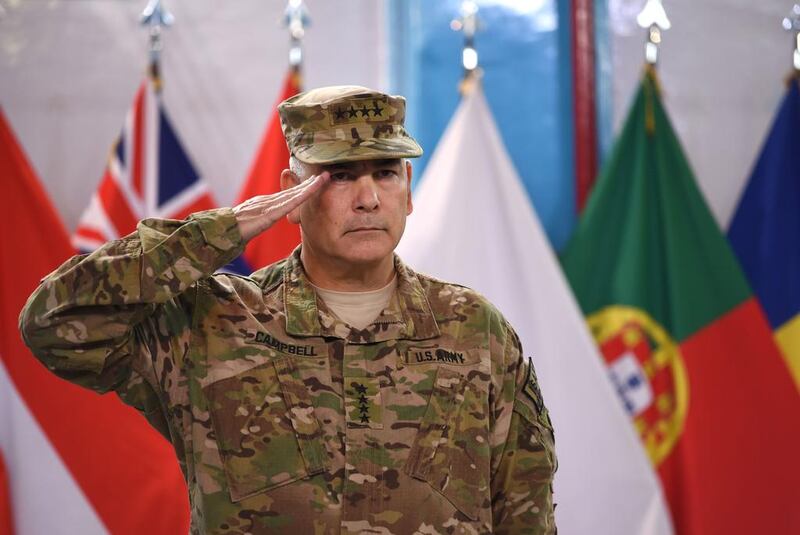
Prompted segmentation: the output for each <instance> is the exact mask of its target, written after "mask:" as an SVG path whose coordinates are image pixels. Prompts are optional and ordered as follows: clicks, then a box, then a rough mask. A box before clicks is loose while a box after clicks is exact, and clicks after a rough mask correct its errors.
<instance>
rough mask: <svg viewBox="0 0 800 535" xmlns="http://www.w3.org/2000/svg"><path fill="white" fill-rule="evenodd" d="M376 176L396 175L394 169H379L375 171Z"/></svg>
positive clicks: (390, 176) (387, 176) (388, 176)
mask: <svg viewBox="0 0 800 535" xmlns="http://www.w3.org/2000/svg"><path fill="white" fill-rule="evenodd" d="M375 175H376V176H377V177H378V178H394V177H396V176H397V171H395V170H394V169H381V170H379V171H378V172H376V173H375Z"/></svg>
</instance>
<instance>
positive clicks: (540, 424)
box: [20, 209, 556, 535]
mask: <svg viewBox="0 0 800 535" xmlns="http://www.w3.org/2000/svg"><path fill="white" fill-rule="evenodd" d="M242 249H243V243H242V238H241V235H240V233H239V230H238V226H237V224H236V220H235V217H234V216H233V212H232V211H231V210H230V209H219V210H210V211H207V212H200V213H198V214H195V215H193V216H191V217H189V218H188V219H187V220H185V221H169V220H157V219H149V220H145V221H142V222H141V223H140V224H139V227H138V230H137V231H136V232H134V233H133V234H131V235H129V236H127V237H125V238H123V239H121V240H117V241H113V242H109V243H108V244H106V245H105V246H104V247H102V248H101V249H99V250H97V251H95V252H94V253H92V254H90V255H85V256H78V257H75V258H73V259H71V260H69V261H68V262H66V263H65V264H64V265H63V266H61V267H60V268H59V269H58V270H56V271H55V272H53V273H52V274H50V275H49V276H48V277H46V278H45V279H44V280H43V283H42V284H41V285H40V286H39V288H38V289H37V290H36V292H35V293H34V294H33V295H32V296H31V298H30V300H29V301H28V304H27V305H26V307H25V309H24V310H23V313H22V315H21V318H20V327H21V330H22V332H23V336H24V338H25V340H26V342H27V344H28V345H29V346H30V347H31V349H32V350H33V352H34V353H35V354H36V356H37V357H38V358H39V359H40V360H41V361H42V362H43V363H44V364H45V365H46V366H47V367H48V368H50V369H51V370H53V371H54V372H55V373H57V374H59V375H60V376H62V377H64V378H66V379H68V380H70V381H73V382H75V383H78V384H80V385H83V386H85V387H88V388H91V389H93V390H95V391H97V392H107V391H111V390H114V391H116V392H117V393H118V394H119V395H120V396H121V397H122V399H123V400H124V401H125V402H126V403H128V404H130V405H132V406H134V407H135V408H137V409H138V410H139V411H141V412H142V413H143V414H144V416H145V417H147V419H148V420H149V421H150V423H151V424H152V425H153V426H155V427H156V428H157V429H158V430H159V431H160V432H161V433H162V434H163V435H164V436H165V437H166V438H167V439H168V440H169V441H170V442H171V443H172V444H173V445H174V448H175V451H176V453H177V457H178V460H179V462H180V464H181V467H182V469H183V473H184V475H185V477H186V481H187V484H188V488H189V494H190V502H191V515H192V533H207V534H223V533H224V534H240V535H241V534H254V535H258V534H266V533H293V534H297V535H305V534H320V535H323V534H332V533H336V534H355V533H365V532H366V533H380V534H398V535H405V534H409V535H410V534H412V533H419V534H436V533H441V534H445V533H514V534H522V533H536V534H539V533H554V532H555V526H554V514H553V502H552V480H553V473H554V471H555V464H556V461H555V454H554V449H553V436H552V427H551V425H550V420H549V417H548V415H547V411H546V409H545V407H544V405H543V403H542V399H541V396H540V394H539V390H538V387H537V385H536V377H535V374H534V371H533V368H532V367H531V365H530V364H529V363H527V362H526V361H525V360H523V359H522V357H521V354H520V344H519V340H518V338H517V337H516V335H515V334H514V332H513V331H512V330H511V328H510V326H509V325H508V324H507V323H506V322H505V320H504V319H503V318H502V317H501V316H500V314H499V313H498V312H497V310H496V309H494V308H493V307H492V306H491V305H490V304H489V303H488V302H487V301H486V300H485V299H484V298H482V297H481V296H479V295H478V294H476V293H475V292H473V291H471V290H469V289H467V288H464V287H461V286H456V285H452V284H447V283H444V282H441V281H438V280H435V279H432V278H429V277H426V276H423V275H418V274H415V273H414V272H413V271H411V270H410V269H409V268H408V267H406V266H405V265H404V264H403V263H402V262H400V260H399V259H397V260H396V268H397V274H398V289H397V291H396V292H395V296H394V297H393V299H392V301H391V303H390V305H389V306H388V307H387V308H386V309H385V310H384V311H383V312H382V313H381V314H380V316H379V317H378V318H377V319H376V320H375V322H374V323H373V324H372V325H370V326H368V327H367V328H366V329H364V330H356V329H354V328H350V327H349V326H348V325H347V324H345V323H343V322H342V321H341V320H339V319H338V318H337V317H336V316H334V315H333V314H332V313H331V312H330V310H329V309H328V308H327V307H326V306H325V304H324V302H322V301H321V300H319V299H317V298H316V295H315V293H314V291H313V289H312V287H311V286H310V285H309V282H308V280H307V278H306V276H305V274H304V271H303V268H302V265H301V263H300V260H299V256H298V254H299V251H295V253H294V254H293V255H292V256H290V257H289V258H287V259H285V260H283V261H281V262H278V263H277V264H274V265H272V266H270V267H267V268H265V269H263V270H261V271H259V272H256V273H255V274H254V275H253V276H251V277H238V276H232V275H222V274H217V275H213V276H212V274H213V273H214V272H215V270H217V269H218V268H219V267H220V266H223V265H225V264H226V263H227V262H229V261H230V260H232V259H233V258H235V257H236V256H237V255H239V254H240V253H241V252H242Z"/></svg>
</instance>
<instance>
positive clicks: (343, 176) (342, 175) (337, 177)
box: [331, 171, 350, 182]
mask: <svg viewBox="0 0 800 535" xmlns="http://www.w3.org/2000/svg"><path fill="white" fill-rule="evenodd" d="M348 178H350V174H349V173H346V172H343V171H342V172H339V173H331V180H332V181H333V182H344V181H345V180H347V179H348Z"/></svg>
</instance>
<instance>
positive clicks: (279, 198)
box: [233, 171, 331, 242]
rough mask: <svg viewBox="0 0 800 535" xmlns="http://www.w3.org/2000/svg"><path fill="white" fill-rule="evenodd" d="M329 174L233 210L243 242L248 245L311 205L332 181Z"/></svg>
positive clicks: (245, 202)
mask: <svg viewBox="0 0 800 535" xmlns="http://www.w3.org/2000/svg"><path fill="white" fill-rule="evenodd" d="M330 177H331V175H330V173H328V172H327V171H325V172H324V173H320V174H318V175H315V176H312V177H310V178H309V179H308V180H305V181H303V182H302V183H300V184H298V185H296V186H292V187H291V188H288V189H285V190H283V191H280V192H278V193H273V194H272V195H258V196H256V197H252V198H250V199H247V200H246V201H244V202H243V203H242V204H240V205H238V206H234V207H233V213H234V214H235V215H236V221H237V222H238V223H239V231H240V232H241V233H242V238H244V241H245V242H248V241H250V240H252V239H253V238H255V237H256V236H258V235H259V234H261V233H262V232H264V231H265V230H267V229H268V228H270V227H271V226H272V225H274V224H275V223H276V222H277V221H278V220H280V219H281V218H282V217H285V216H286V215H287V214H288V213H289V212H291V211H292V210H294V209H295V208H297V207H298V206H300V205H301V204H303V203H304V202H305V201H307V200H308V199H309V198H310V197H311V196H312V195H314V193H316V192H317V191H319V189H320V188H321V187H322V186H323V185H324V184H325V183H326V182H328V180H329V179H330Z"/></svg>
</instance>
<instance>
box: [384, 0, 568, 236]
mask: <svg viewBox="0 0 800 535" xmlns="http://www.w3.org/2000/svg"><path fill="white" fill-rule="evenodd" d="M477 3H478V5H479V6H480V11H479V13H478V14H479V18H480V20H481V24H482V29H481V31H480V32H479V33H478V35H477V37H476V45H477V49H478V53H479V57H480V65H481V67H482V69H483V71H484V78H483V84H484V88H485V91H486V96H487V99H488V101H489V105H490V106H491V108H492V111H493V113H494V115H495V120H496V121H497V124H498V126H499V128H500V131H501V133H502V136H503V140H504V141H505V143H506V147H507V148H508V151H509V153H510V154H511V157H512V159H513V161H514V164H515V166H516V167H517V171H518V172H519V174H520V177H521V178H522V181H523V182H524V185H525V188H526V189H527V191H528V193H529V194H530V196H531V199H532V201H533V204H534V206H535V207H536V210H537V213H538V215H539V218H540V219H541V221H542V223H543V225H544V227H545V230H546V231H547V234H548V236H549V237H550V240H551V242H552V243H553V245H554V246H555V247H556V249H559V248H560V247H561V246H563V245H564V243H565V242H566V241H567V239H568V238H569V235H570V233H571V231H572V228H573V226H574V224H575V221H576V216H575V185H574V182H575V181H574V166H573V148H572V144H573V139H572V136H573V130H572V128H573V126H572V125H573V121H572V88H571V61H570V52H569V47H570V37H569V23H568V21H569V18H568V16H569V2H564V1H561V2H559V1H557V0H531V1H528V2H515V1H511V0H505V1H503V0H482V1H478V2H477ZM388 6H389V9H388V11H387V27H388V31H389V36H390V41H391V45H390V61H391V67H392V68H391V74H392V78H391V81H390V85H391V90H392V91H394V92H397V93H400V94H403V95H406V96H407V97H408V101H409V102H408V126H409V130H410V131H411V133H412V134H413V135H414V136H415V137H417V139H418V140H419V141H420V143H421V144H422V146H423V148H424V149H425V151H426V154H425V156H424V157H423V158H422V159H421V160H420V161H418V162H415V168H416V176H417V177H419V176H421V172H422V171H423V170H424V166H425V164H426V163H427V161H428V158H429V157H430V155H431V154H432V153H433V151H434V150H435V147H436V143H437V142H438V140H439V137H440V136H441V134H442V132H443V130H444V128H445V127H446V126H447V123H448V121H449V120H450V118H451V116H452V114H453V112H454V111H455V109H456V106H457V104H458V100H459V94H458V83H459V81H460V79H461V77H462V67H461V48H462V43H463V37H462V35H461V34H460V33H458V32H454V31H452V30H451V29H450V21H452V20H453V19H455V18H458V17H459V16H460V6H461V2H460V1H459V0H441V1H438V2H425V1H423V0H390V2H389V4H388ZM561 21H565V22H563V23H562V22H561ZM485 178H486V179H487V180H491V177H485Z"/></svg>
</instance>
